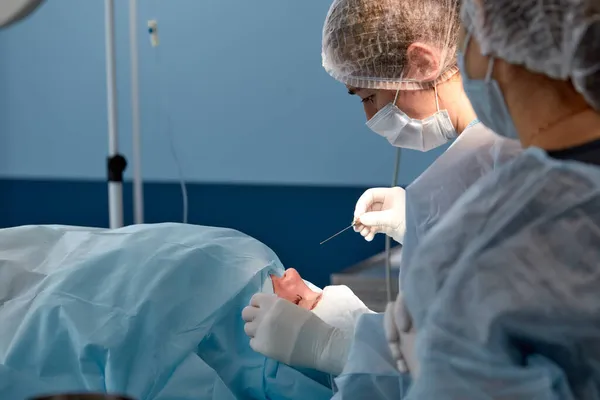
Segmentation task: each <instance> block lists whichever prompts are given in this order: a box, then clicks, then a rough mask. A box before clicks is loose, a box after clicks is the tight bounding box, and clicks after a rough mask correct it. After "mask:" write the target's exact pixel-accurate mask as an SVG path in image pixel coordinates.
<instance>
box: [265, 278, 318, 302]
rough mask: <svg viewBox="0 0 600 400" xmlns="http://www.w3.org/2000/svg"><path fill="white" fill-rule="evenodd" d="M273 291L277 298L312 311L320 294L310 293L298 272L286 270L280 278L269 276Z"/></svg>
mask: <svg viewBox="0 0 600 400" xmlns="http://www.w3.org/2000/svg"><path fill="white" fill-rule="evenodd" d="M271 280H272V281H273V291H274V292H275V294H276V295H277V296H278V297H281V298H282V299H285V300H287V301H290V302H292V303H294V304H298V305H299V306H300V307H302V308H306V309H307V310H312V309H313V308H315V307H316V305H317V303H318V302H319V300H321V294H320V293H317V292H314V291H312V290H311V289H310V288H309V287H308V286H307V285H306V283H304V281H303V280H302V278H301V277H300V274H299V273H298V271H296V270H295V269H293V268H290V269H287V270H286V271H285V273H284V274H283V276H282V277H278V276H275V275H271Z"/></svg>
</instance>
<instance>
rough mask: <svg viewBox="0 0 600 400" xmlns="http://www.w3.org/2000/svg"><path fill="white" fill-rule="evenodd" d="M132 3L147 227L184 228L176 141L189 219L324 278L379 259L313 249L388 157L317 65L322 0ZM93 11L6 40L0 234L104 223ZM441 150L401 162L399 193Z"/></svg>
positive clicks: (124, 38) (40, 15)
mask: <svg viewBox="0 0 600 400" xmlns="http://www.w3.org/2000/svg"><path fill="white" fill-rule="evenodd" d="M115 3H116V6H117V9H116V18H117V33H116V34H117V60H118V65H117V69H118V71H117V78H118V95H119V96H118V97H119V99H118V100H119V130H120V145H121V151H122V152H123V153H124V154H125V155H126V156H127V157H128V158H130V154H131V138H130V136H131V135H130V127H131V119H130V107H129V103H130V91H129V87H130V79H129V78H130V77H129V46H128V43H129V42H128V17H129V16H128V8H127V7H128V2H127V1H121V0H119V1H116V2H115ZM139 3H140V4H139V6H140V9H139V18H138V20H139V27H140V43H139V45H140V46H139V54H140V65H141V67H140V87H141V106H142V109H141V111H142V134H143V175H144V178H145V180H146V182H147V185H146V202H147V216H146V217H147V221H148V222H160V221H169V220H175V221H177V220H180V209H181V207H180V199H179V192H178V186H177V184H176V183H174V181H175V180H176V179H177V176H178V175H177V168H176V163H175V160H174V159H173V156H172V154H171V152H170V151H169V143H170V142H169V137H172V139H173V141H174V144H175V148H176V153H177V157H178V159H179V162H180V164H181V166H182V168H183V173H184V176H185V179H186V180H187V181H188V182H191V188H190V222H193V223H198V224H207V225H224V226H232V227H235V228H238V229H242V230H244V231H246V232H247V233H249V234H253V235H255V236H257V237H258V238H259V239H261V240H263V241H264V242H265V243H267V244H268V245H269V246H271V247H272V248H274V249H275V251H277V252H278V254H279V255H280V256H281V257H282V259H286V258H287V259H289V260H290V264H294V266H299V267H301V271H302V272H304V273H305V275H306V276H308V277H309V278H313V280H316V281H317V282H319V283H323V281H322V279H325V278H323V277H324V276H327V275H328V274H329V273H330V272H331V271H334V270H338V269H340V268H343V267H345V266H348V265H349V264H351V263H353V262H355V261H358V260H360V259H361V258H364V257H366V256H368V255H369V254H372V253H374V252H376V251H379V250H380V249H381V241H379V242H378V243H376V244H370V245H369V244H366V243H363V242H361V241H360V239H359V238H357V237H356V235H352V234H350V233H349V234H348V235H345V236H344V237H342V238H340V239H339V240H337V241H334V242H331V243H330V244H328V245H327V246H326V247H323V248H318V249H314V251H313V252H311V250H309V249H310V248H311V246H314V245H315V243H318V242H319V241H320V240H321V239H322V238H323V237H326V236H328V235H329V234H330V233H333V232H335V231H336V230H337V229H339V228H341V227H343V225H344V224H346V223H347V222H348V220H349V219H351V217H352V210H353V206H354V202H355V201H356V198H357V197H358V196H359V195H360V193H361V192H362V190H364V189H365V188H367V187H371V186H379V185H389V180H390V177H391V175H392V168H393V162H394V149H393V148H392V147H391V146H389V145H388V143H387V142H386V141H385V140H384V139H382V138H380V137H378V136H376V135H375V134H373V133H371V132H370V131H368V129H367V128H366V127H365V126H364V115H363V113H362V107H361V105H360V102H359V101H358V99H356V98H352V97H351V96H348V95H346V90H345V88H344V87H343V85H341V84H339V83H337V82H335V81H334V80H333V79H331V78H330V77H329V76H328V75H327V74H326V73H325V72H324V70H323V69H322V67H321V58H320V57H321V56H320V43H321V29H322V24H323V21H324V19H325V16H326V13H327V9H328V7H329V2H298V1H281V0H264V1H260V2H248V1H241V0H205V1H198V0H174V1H158V0H141V1H139ZM103 7H104V2H103V1H102V0H86V1H81V0H60V1H48V2H46V3H45V4H44V5H43V6H42V7H41V8H40V9H39V10H38V11H37V12H36V13H35V14H34V15H33V16H31V17H30V18H29V19H27V20H25V21H24V22H22V23H20V24H18V25H16V26H14V27H11V28H9V29H7V30H4V31H1V32H0V55H1V56H0V178H3V179H2V180H0V193H2V199H3V200H2V203H3V204H2V207H1V208H0V226H10V225H18V224H23V223H71V224H80V225H96V226H105V225H106V224H107V211H106V209H107V204H106V203H107V202H106V189H105V184H104V183H103V180H104V177H105V157H106V150H107V133H106V132H107V122H106V91H105V67H104V62H105V57H104V22H103V12H104V8H103ZM149 19H157V20H158V26H159V27H158V29H159V35H160V42H161V43H160V46H159V47H158V48H152V47H151V46H150V43H149V40H147V39H148V38H147V37H146V34H145V32H146V25H147V20H149ZM438 153H439V152H436V153H428V154H421V153H415V152H410V151H409V152H405V153H404V155H403V162H402V167H401V168H402V172H401V176H400V181H401V183H402V184H408V183H410V182H411V181H412V180H413V179H414V177H416V176H417V175H418V174H419V173H420V172H422V171H423V170H424V169H425V168H426V167H427V165H428V164H429V163H430V162H431V161H432V160H433V158H434V157H435V156H436V154H438ZM130 173H131V170H130V169H129V170H128V173H127V175H126V176H127V177H129V176H130ZM127 195H128V196H129V190H127ZM221 195H223V196H234V197H228V198H226V199H221V198H219V196H221ZM83 199H85V201H83ZM268 205H270V207H271V208H275V209H276V210H277V211H273V212H269V209H270V208H269V207H268ZM130 206H131V203H130V201H129V198H127V202H126V207H128V210H129V209H130ZM258 209H260V210H261V212H265V213H266V216H265V215H260V213H259V212H258V211H256V210H258ZM242 211H243V212H242ZM317 215H318V217H319V218H316V216H317ZM128 221H129V222H130V221H131V219H128ZM308 221H310V223H309V222H308ZM332 231H333V232H332ZM298 264H300V265H298ZM288 265H289V264H288ZM289 266H292V265H289Z"/></svg>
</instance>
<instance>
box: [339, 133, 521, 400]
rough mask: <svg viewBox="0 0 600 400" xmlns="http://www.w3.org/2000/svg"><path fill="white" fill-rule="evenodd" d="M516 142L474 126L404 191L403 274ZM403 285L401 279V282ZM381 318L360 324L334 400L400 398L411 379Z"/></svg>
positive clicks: (510, 155) (512, 153)
mask: <svg viewBox="0 0 600 400" xmlns="http://www.w3.org/2000/svg"><path fill="white" fill-rule="evenodd" d="M521 152H522V147H521V144H520V143H519V142H518V141H515V140H509V139H505V138H502V137H500V136H498V135H496V134H494V133H493V132H492V131H490V130H489V129H487V128H486V127H485V126H483V125H482V124H481V123H479V122H477V121H474V123H473V124H471V125H470V126H469V127H468V128H467V129H465V130H464V131H463V133H462V134H461V135H460V136H459V137H458V138H457V139H456V140H455V141H454V143H453V144H452V146H450V148H448V150H447V151H446V152H444V154H442V155H441V156H440V157H439V158H438V159H437V160H436V161H435V162H434V163H433V164H432V165H431V166H430V167H429V168H428V169H427V170H426V171H425V172H424V173H423V174H422V175H421V176H419V177H418V178H417V179H416V180H415V181H414V182H413V183H412V184H411V185H410V186H408V188H407V189H406V198H407V200H406V201H407V206H406V235H405V237H404V246H403V248H402V266H401V275H402V276H404V273H405V271H406V270H407V269H408V268H407V266H408V261H409V260H410V258H411V257H412V253H413V251H414V249H415V248H416V247H417V245H418V243H419V242H420V240H421V238H422V237H423V236H424V235H425V234H426V233H427V232H428V231H429V230H430V229H431V228H432V227H433V226H434V225H435V224H436V223H437V222H438V221H439V220H440V219H441V218H442V217H443V216H444V215H445V214H446V213H447V212H448V210H449V209H450V208H451V207H452V206H453V205H454V203H455V202H456V201H457V200H458V198H459V197H460V196H462V195H463V194H464V193H465V192H466V191H467V190H468V189H469V188H470V187H471V186H472V185H473V184H474V183H475V182H476V181H477V180H479V179H480V178H481V177H482V176H483V175H486V174H488V173H489V172H491V171H493V170H494V169H497V168H499V167H500V166H501V165H504V164H505V163H507V162H509V161H510V160H512V159H513V158H514V157H516V156H517V155H519V154H521ZM401 282H402V280H401ZM390 357H391V356H390V355H389V348H388V344H387V341H386V340H385V336H384V333H383V324H382V318H377V317H374V316H371V317H363V318H361V319H359V320H358V325H357V327H356V331H355V337H354V342H353V345H352V349H351V351H350V354H349V357H348V363H347V364H346V368H345V369H344V371H343V372H342V374H341V375H340V376H339V377H338V378H337V379H336V385H337V388H338V393H337V394H336V399H338V398H339V399H359V398H365V397H364V396H366V394H367V393H370V395H369V399H372V400H375V399H378V400H387V399H395V398H402V397H403V396H405V395H406V394H407V392H408V388H409V386H410V377H409V376H408V375H407V374H405V375H403V374H400V373H399V372H398V371H397V370H396V367H395V365H394V363H393V361H391V360H390Z"/></svg>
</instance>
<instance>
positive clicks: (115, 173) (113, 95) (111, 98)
mask: <svg viewBox="0 0 600 400" xmlns="http://www.w3.org/2000/svg"><path fill="white" fill-rule="evenodd" d="M104 5H105V14H104V18H105V35H106V36H105V39H106V89H107V103H108V160H107V161H108V162H107V169H108V202H109V216H110V228H111V229H116V228H120V227H122V226H123V172H124V171H125V168H126V167H127V160H126V159H125V157H124V156H123V155H122V154H119V147H118V146H119V133H118V129H117V81H116V61H115V20H114V0H105V2H104ZM129 42H130V52H131V114H132V142H133V200H134V222H135V223H136V224H142V223H143V222H144V197H143V196H144V194H143V186H142V173H141V140H140V102H139V74H138V70H139V67H138V45H137V1H136V0H130V1H129Z"/></svg>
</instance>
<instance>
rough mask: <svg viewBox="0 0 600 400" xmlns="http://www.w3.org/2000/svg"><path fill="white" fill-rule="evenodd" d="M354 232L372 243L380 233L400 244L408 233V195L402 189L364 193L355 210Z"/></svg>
mask: <svg viewBox="0 0 600 400" xmlns="http://www.w3.org/2000/svg"><path fill="white" fill-rule="evenodd" d="M354 219H355V221H357V223H356V224H355V225H354V231H355V232H360V234H361V235H363V236H364V238H365V239H366V240H367V241H368V242H370V241H371V240H373V238H374V237H375V234H376V233H378V232H382V233H385V234H386V235H388V236H390V237H391V238H392V239H394V240H395V241H396V242H398V243H402V242H403V241H404V233H405V232H406V193H405V191H404V189H402V188H401V187H393V188H374V189H369V190H367V191H365V192H364V193H363V195H362V196H360V198H359V199H358V202H357V203H356V207H355V209H354Z"/></svg>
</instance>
